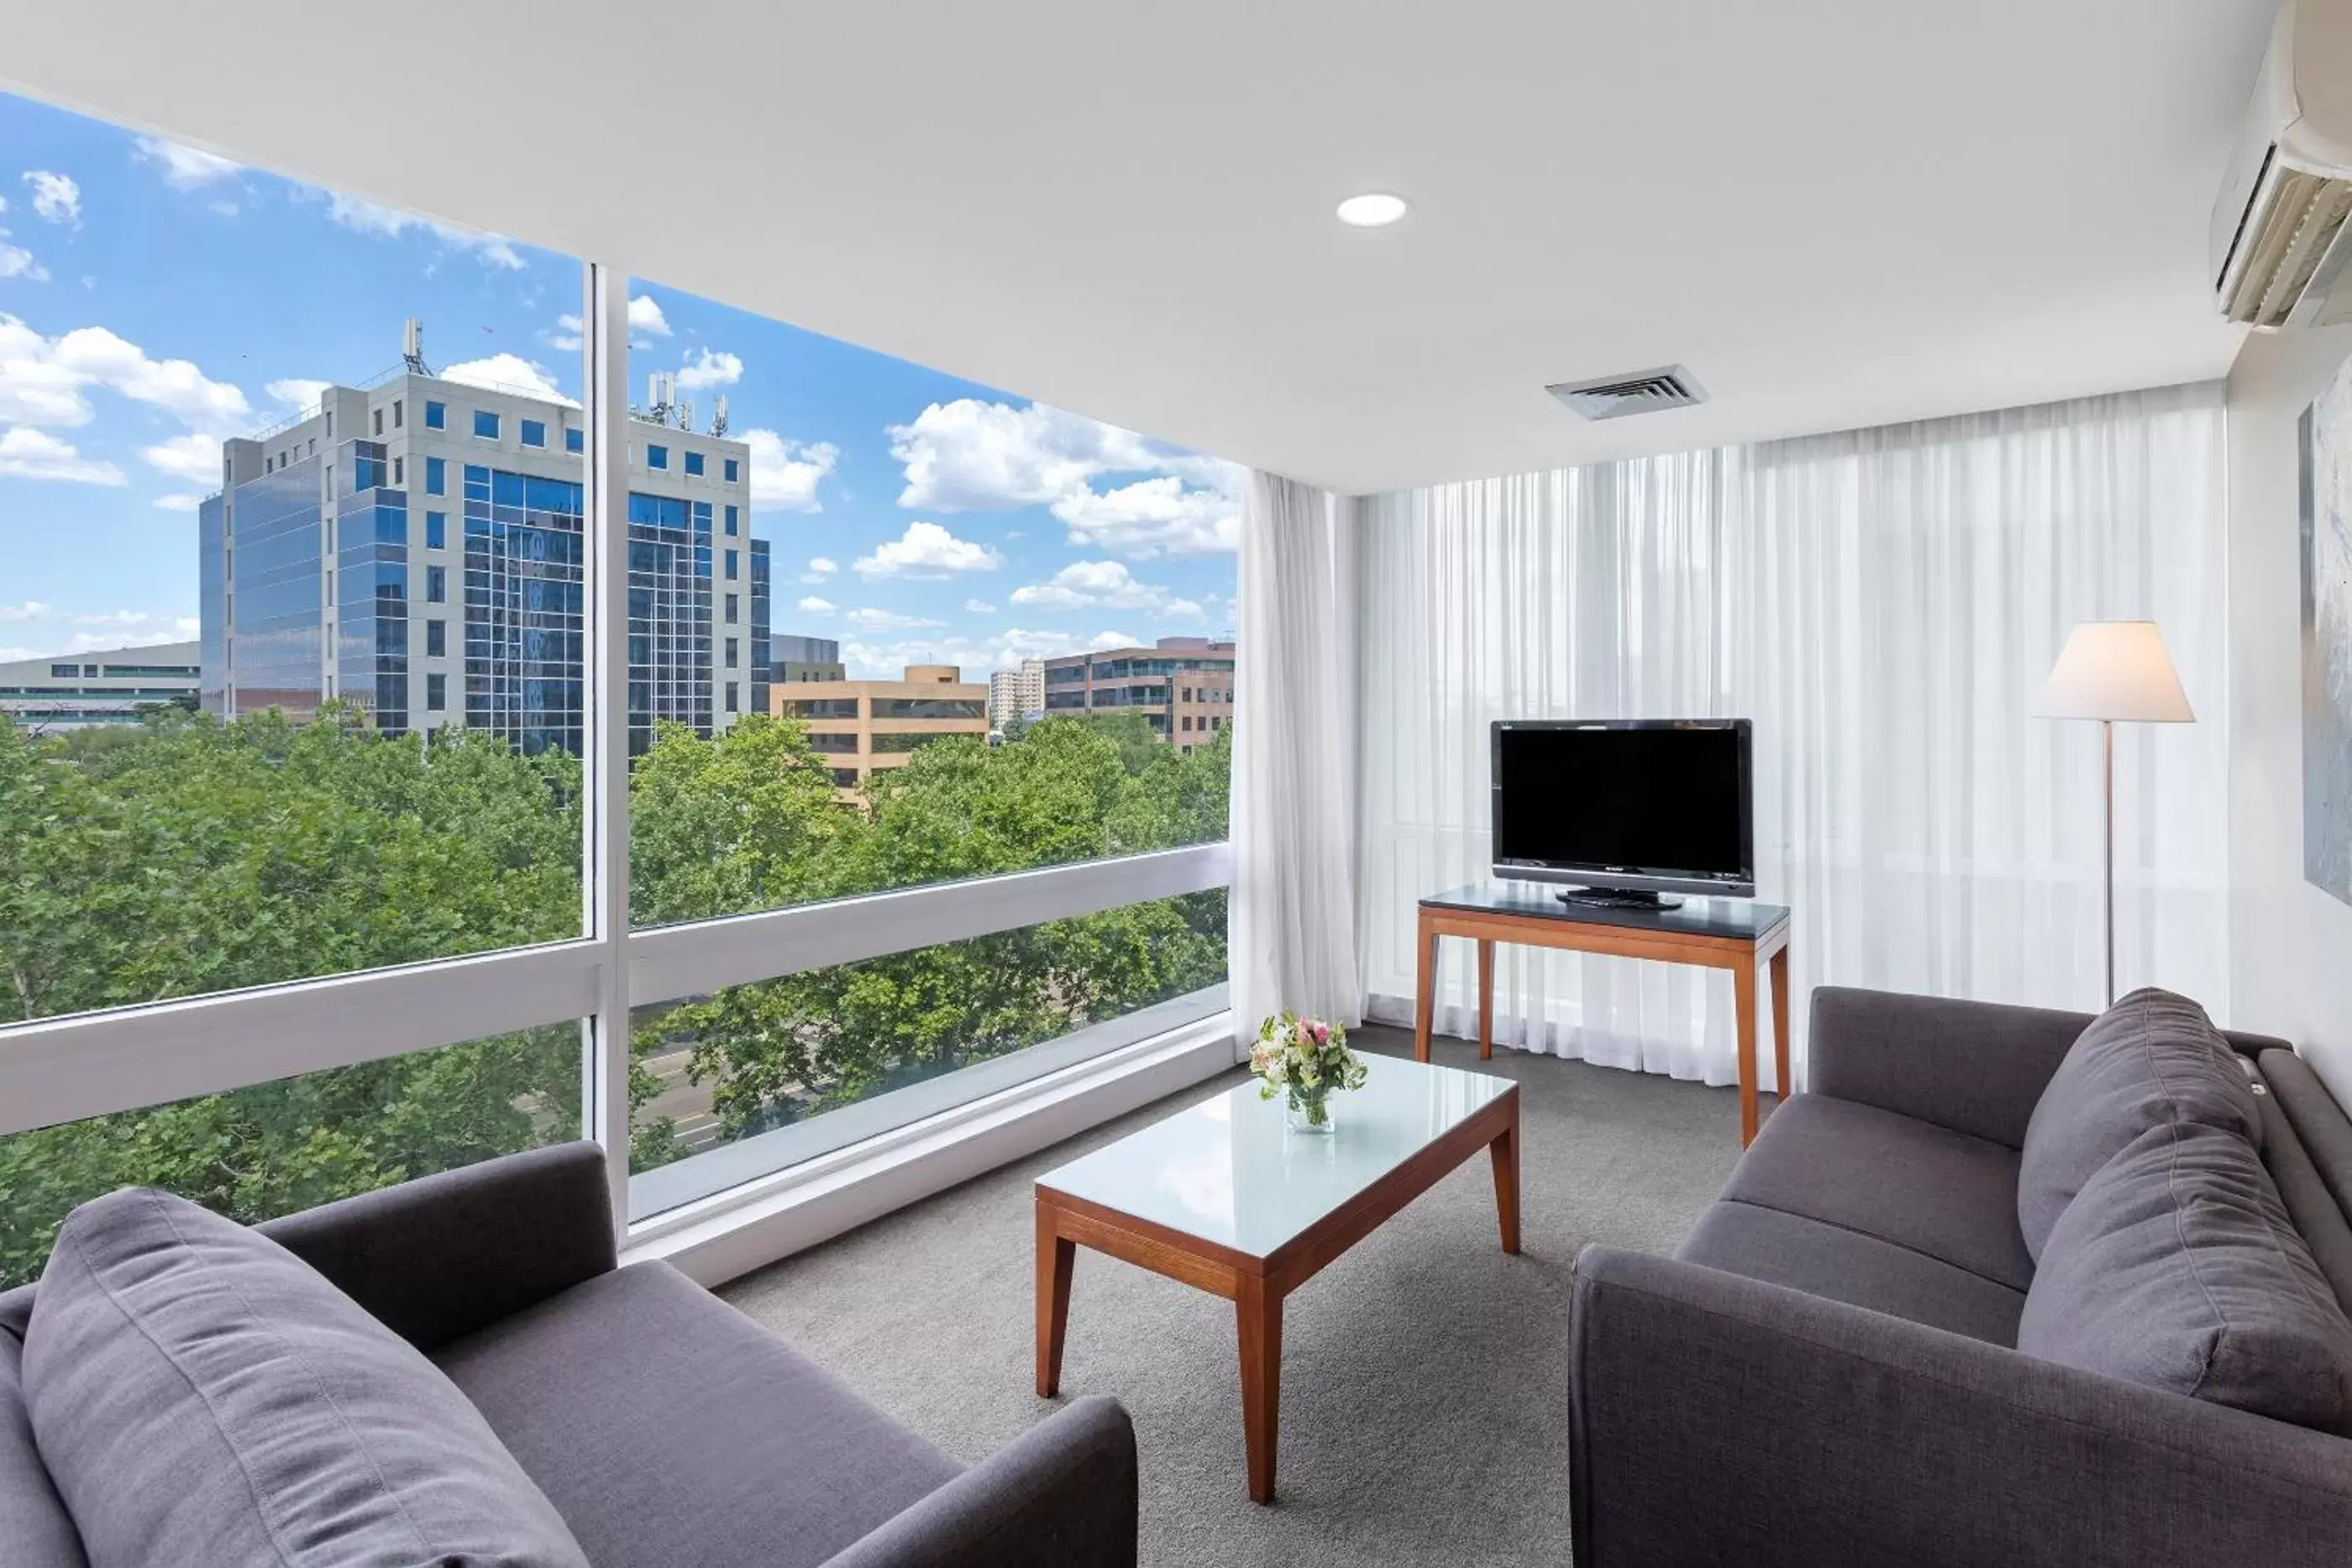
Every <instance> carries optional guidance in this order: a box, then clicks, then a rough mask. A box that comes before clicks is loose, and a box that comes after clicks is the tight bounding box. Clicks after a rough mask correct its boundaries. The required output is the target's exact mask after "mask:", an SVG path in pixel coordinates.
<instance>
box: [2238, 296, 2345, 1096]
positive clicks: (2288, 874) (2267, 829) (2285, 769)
mask: <svg viewBox="0 0 2352 1568" xmlns="http://www.w3.org/2000/svg"><path fill="white" fill-rule="evenodd" d="M2347 357H2352V328H2336V329H2328V330H2326V331H2313V332H2284V333H2277V334H2273V335H2264V334H2261V333H2256V334H2253V335H2252V336H2250V337H2248V338H2247V340H2246V342H2245V347H2244V348H2243V349H2242V350H2240V352H2239V355H2238V362H2237V364H2236V366H2235V367H2234V368H2233V369H2232V370H2231V372H2230V384H2229V419H2230V436H2229V441H2230V615H2229V619H2230V727H2231V764H2230V1012H2231V1017H2230V1019H2229V1020H2228V1021H2229V1022H2230V1023H2231V1024H2232V1025H2234V1026H2236V1027H2238V1028H2241V1029H2250V1030H2263V1031H2266V1032H2269V1033H2273V1034H2279V1035H2284V1036H2285V1037H2286V1038H2287V1039H2289V1040H2294V1042H2295V1043H2296V1044H2297V1045H2298V1046H2299V1047H2300V1048H2301V1049H2302V1051H2303V1053H2304V1054H2305V1056H2306V1057H2308V1058H2309V1059H2310V1061H2311V1063H2312V1066H2313V1068H2314V1069H2315V1071H2317V1072H2318V1073H2319V1075H2320V1077H2321V1078H2322V1079H2323V1080H2325V1081H2326V1084H2327V1086H2328V1088H2329V1090H2330V1091H2331V1092H2333V1093H2334V1094H2335V1095H2336V1098H2337V1099H2339V1100H2342V1101H2345V1102H2346V1103H2352V905H2347V904H2342V903H2339V902H2338V901H2337V900H2336V899H2335V898H2332V897H2330V896H2329V895H2328V894H2326V893H2323V892H2321V891H2320V890H2319V889H2318V888H2316V887H2314V886H2313V885H2312V884H2311V883H2307V882H2305V880H2304V878H2303V706H2302V705H2303V685H2302V680H2303V677H2302V666H2301V655H2300V643H2301V626H2300V615H2299V612H2298V594H2299V592H2300V573H2301V571H2302V560H2301V552H2302V545H2301V542H2300V539H2299V537H2298V532H2297V528H2298V523H2297V508H2298V505H2299V502H2298V497H2297V495H2296V484H2297V481H2296V435H2295V420H2296V418H2297V417H2298V416H2299V415H2300V414H2301V413H2303V410H2304V407H2305V404H2307V403H2309V402H2311V399H2312V396H2313V394H2314V393H2315V392H2317V391H2318V390H2319V388H2320V386H2321V385H2322V384H2323V383H2324V382H2326V380H2327V378H2328V376H2329V374H2330V373H2331V372H2333V371H2334V370H2335V369H2336V366H2337V365H2339V364H2341V363H2342V362H2343V361H2345V359H2346V358H2347Z"/></svg>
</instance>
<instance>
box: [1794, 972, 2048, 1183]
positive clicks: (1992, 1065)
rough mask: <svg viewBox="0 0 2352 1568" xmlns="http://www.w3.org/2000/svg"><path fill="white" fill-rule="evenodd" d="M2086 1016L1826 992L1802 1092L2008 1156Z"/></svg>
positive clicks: (1819, 995)
mask: <svg viewBox="0 0 2352 1568" xmlns="http://www.w3.org/2000/svg"><path fill="white" fill-rule="evenodd" d="M2091 1022H2092V1015H2091V1014H2089V1013H2070V1012H2059V1011H2056V1010H2054V1009H2049V1008H2019V1007H2010V1006H2007V1005H2005V1004H2002V1003H1999V1002H1970V1001H1959V1000H1955V999H1953V998H1948V997H1916V996H1908V995H1905V994H1903V993H1901V992H1896V991H1865V990H1857V989H1853V988H1849V987H1844V986H1822V987H1819V988H1816V989H1815V990H1814V992H1813V1007H1812V1023H1811V1030H1810V1032H1809V1034H1808V1037H1807V1044H1806V1048H1805V1064H1806V1069H1807V1071H1806V1075H1805V1086H1806V1087H1807V1088H1808V1089H1811V1091H1812V1092H1814V1093H1816V1094H1830V1095H1834V1096H1835V1097H1837V1098H1838V1099H1840V1100H1857V1101H1860V1102H1861V1103H1864V1104H1865V1105H1875V1106H1877V1107H1879V1108H1880V1109H1881V1110H1885V1111H1895V1112H1900V1113H1902V1114H1904V1115H1906V1116H1910V1117H1914V1118H1916V1119H1917V1120H1919V1121H1922V1122H1933V1123H1935V1124H1937V1126H1942V1127H1949V1128H1951V1129H1952V1130H1953V1131H1955V1132H1960V1133H1969V1134H1974V1135H1976V1136H1977V1137H1979V1138H1990V1139H1991V1140H1992V1141H1993V1142H1994V1143H1997V1144H2006V1145H2009V1146H2010V1147H2011V1148H2012V1149H2014V1148H2022V1147H2023V1146H2024V1145H2025V1124H2026V1123H2027V1122H2028V1121H2030V1120H2032V1115H2033V1106H2034V1103H2035V1102H2036V1101H2038V1100H2040V1099H2041V1098H2042V1089H2043V1088H2044V1087H2045V1086H2047V1085H2048V1083H2049V1082H2050V1075H2051V1074H2052V1073H2053V1072H2055V1071H2058V1063H2059V1061H2061V1060H2062V1059H2063V1057H2064V1056H2065V1054H2066V1051H2067V1048H2068V1047H2069V1046H2071V1045H2073V1044H2074V1039H2075V1037H2076V1036H2077V1035H2080V1034H2081V1033H2082V1032H2083V1031H2084V1030H2085V1029H2088V1028H2089V1027H2090V1025H2091Z"/></svg>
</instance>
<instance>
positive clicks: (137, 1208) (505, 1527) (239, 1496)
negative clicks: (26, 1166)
mask: <svg viewBox="0 0 2352 1568" xmlns="http://www.w3.org/2000/svg"><path fill="white" fill-rule="evenodd" d="M447 1283H448V1286H449V1288H451V1289H462V1288H463V1282H462V1281H448V1282H447ZM575 1370H577V1369H575ZM25 1395H26V1408H27V1410H28V1411H29V1412H30V1415H31V1418H32V1427H33V1435H34V1438H35V1440H36V1442H37V1443H38V1445H39V1447H40V1451H41V1456H42V1458H43V1459H44V1460H45V1461H46V1462H47V1467H48V1470H49V1474H50V1475H51V1477H52V1478H53V1479H55V1480H56V1482H57V1486H58V1491H59V1492H60V1493H61V1494H62V1495H63V1497H64V1499H65V1502H66V1506H67V1508H68V1510H69V1511H71V1512H72V1515H73V1518H74V1521H75V1523H76V1524H77V1525H78V1526H79V1528H80V1531H81V1537H82V1542H83V1544H84V1546H85V1548H86V1549H87V1550H88V1552H89V1559H90V1562H91V1563H92V1564H93V1565H94V1568H132V1565H134V1564H135V1565H139V1568H148V1565H152V1564H157V1563H192V1564H193V1563H205V1564H213V1563H218V1564H222V1565H224V1568H226V1565H231V1564H238V1565H241V1564H246V1563H255V1564H262V1563H268V1564H273V1565H282V1568H379V1565H381V1568H395V1565H396V1568H415V1565H417V1564H420V1563H429V1564H432V1565H433V1568H585V1565H586V1562H587V1559H586V1558H585V1557H584V1556H583V1555H582V1553H581V1551H580V1548H579V1546H578V1544H577V1543H576V1542H574V1541H573V1540H572V1535H571V1532H570V1531H568V1530H566V1529H565V1527H564V1523H563V1521H562V1519H561V1518H559V1517H558V1516H557V1515H556V1512H555V1510H554V1509H553V1508H552V1507H551V1506H550V1504H549V1503H548V1500H547V1499H546V1498H545V1497H544V1496H543V1495H542V1494H541V1492H540V1490H539V1489H538V1488H537V1487H535V1486H533V1485H532V1484H531V1482H530V1478H529V1477H528V1476H526V1475H525V1474H524V1473H523V1471H522V1469H521V1468H520V1466H519V1465H517V1464H516V1463H515V1461H514V1459H513V1458H512V1457H511V1456H509V1454H508V1453H507V1452H506V1450H505V1449H504V1448H500V1447H499V1442H498V1439H497V1438H496V1437H493V1436H492V1435H491V1432H490V1429H489V1427H488V1424H487V1423H485V1422H484V1421H483V1419H482V1417H481V1416H480V1414H479V1413H478V1412H477V1411H476V1410H475V1409H474V1407H473V1406H471V1405H468V1404H467V1402H466V1398H465V1396H463V1395H461V1394H459V1393H458V1392H457V1389H456V1388H455V1387H454V1386H452V1385H451V1384H450V1383H449V1381H448V1379H447V1378H446V1377H444V1376H443V1375H441V1374H440V1373H439V1372H437V1371H436V1370H435V1369H434V1366H433V1364H432V1363H430V1362H428V1361H426V1360H425V1357H424V1355H423V1354H421V1353H420V1352H418V1351H417V1350H415V1348H414V1347H413V1346H411V1345H409V1344H408V1343H406V1342H405V1341H404V1340H402V1339H401V1338H400V1337H399V1336H398V1335H396V1334H394V1333H392V1331H390V1330H389V1329H387V1328H385V1327H384V1326H383V1324H382V1323H379V1322H376V1321H375V1320H374V1319H373V1318H372V1317H370V1316H368V1315H367V1313H366V1312H362V1311H361V1309H360V1308H359V1307H358V1306H357V1305H356V1304H355V1303H353V1302H352V1301H351V1300H350V1299H349V1298H348V1297H346V1296H344V1295H343V1294H342V1293H341V1291H337V1290H336V1289H335V1288H334V1287H333V1286H332V1285H330V1284H329V1283H327V1281H325V1280H324V1279H322V1278H321V1277H320V1275H319V1274H318V1273H317V1272H316V1271H314V1270H311V1269H310V1267H309V1266H308V1265H306V1264H304V1263H303V1262H302V1261H301V1260H299V1259H297V1258H296V1257H294V1256H293V1255H292V1254H291V1253H289V1252H288V1251H287V1250H286V1249H284V1248H283V1247H280V1246H279V1245H278V1243H277V1242H275V1241H272V1240H270V1239H268V1237H266V1236H262V1235H260V1234H258V1233H257V1232H255V1231H252V1230H248V1229H247V1228H244V1227H243V1226H240V1225H236V1224H235V1223H233V1222H231V1221H229V1220H226V1219H223V1218H220V1217H219V1216H217V1215H215V1214H211V1213H209V1212H207V1211H206V1210H205V1209H202V1208H199V1207H196V1206H195V1205H194V1204H192V1203H188V1202H186V1201H184V1199H181V1198H176V1197H172V1196H170V1195H169V1194H166V1193H160V1192H154V1191H150V1190H145V1189H134V1190H131V1191H126V1192H119V1193H116V1194H114V1195H113V1196H111V1197H102V1198H100V1199H97V1200H96V1201H94V1202H91V1203H86V1204H84V1205H82V1206H81V1207H79V1208H78V1209H76V1210H74V1212H73V1213H72V1215H70V1216H69V1217H68V1218H67V1220H66V1223H65V1226H64V1228H62V1229H60V1230H59V1232H58V1239H57V1243H56V1246H55V1247H54V1249H52V1250H51V1252H50V1254H49V1262H48V1267H47V1270H45V1271H44V1272H43V1273H42V1275H41V1283H40V1291H39V1294H38V1296H37V1298H36V1300H35V1301H34V1304H33V1314H32V1321H31V1322H30V1324H29V1325H28V1327H27V1328H26V1334H25Z"/></svg>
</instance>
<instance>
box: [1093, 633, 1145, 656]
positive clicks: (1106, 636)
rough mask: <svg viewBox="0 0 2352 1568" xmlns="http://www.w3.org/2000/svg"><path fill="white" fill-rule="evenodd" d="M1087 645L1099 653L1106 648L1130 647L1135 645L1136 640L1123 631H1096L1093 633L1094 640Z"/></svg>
mask: <svg viewBox="0 0 2352 1568" xmlns="http://www.w3.org/2000/svg"><path fill="white" fill-rule="evenodd" d="M1087 646H1088V647H1089V648H1090V649H1092V650H1093V651H1094V652H1096V653H1101V652H1102V651H1103V650H1104V649H1106V648H1132V647H1134V646H1136V642H1135V639H1134V638H1132V637H1130V636H1129V635H1128V634H1127V633H1126V632H1096V633H1095V639H1094V641H1093V642H1092V643H1088V644H1087Z"/></svg>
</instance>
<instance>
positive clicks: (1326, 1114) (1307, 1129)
mask: <svg viewBox="0 0 2352 1568" xmlns="http://www.w3.org/2000/svg"><path fill="white" fill-rule="evenodd" d="M1283 1121H1284V1123H1285V1124H1286V1125H1287V1126H1288V1127H1289V1128H1290V1130H1291V1131H1292V1132H1294V1133H1328V1132H1329V1131H1331V1128H1332V1124H1333V1118H1332V1114H1331V1096H1330V1092H1329V1091H1328V1090H1324V1089H1318V1090H1315V1091H1313V1092H1307V1091H1303V1090H1297V1089H1294V1090H1292V1091H1291V1092H1290V1100H1289V1103H1288V1104H1287V1106H1286V1108H1285V1109H1284V1112H1283Z"/></svg>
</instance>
